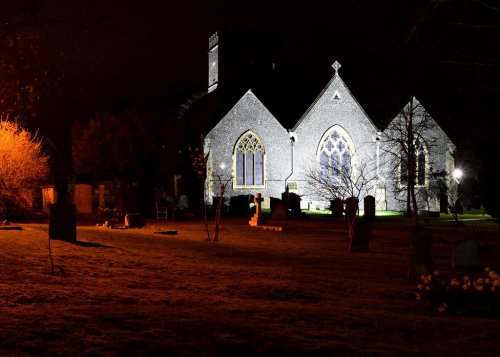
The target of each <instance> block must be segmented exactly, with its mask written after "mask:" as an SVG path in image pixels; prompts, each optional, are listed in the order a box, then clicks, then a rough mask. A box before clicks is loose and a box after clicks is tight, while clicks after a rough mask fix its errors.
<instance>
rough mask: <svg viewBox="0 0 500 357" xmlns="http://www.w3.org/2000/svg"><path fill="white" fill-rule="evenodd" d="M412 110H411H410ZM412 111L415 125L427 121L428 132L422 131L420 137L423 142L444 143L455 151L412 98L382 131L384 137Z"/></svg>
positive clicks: (434, 121)
mask: <svg viewBox="0 0 500 357" xmlns="http://www.w3.org/2000/svg"><path fill="white" fill-rule="evenodd" d="M412 108H413V109H412ZM412 110H413V120H414V122H415V123H419V122H421V121H422V120H424V116H425V120H428V121H429V124H428V125H426V127H427V128H428V130H424V131H423V132H422V135H423V136H424V140H425V139H427V140H430V141H435V142H440V143H445V144H446V145H448V146H450V145H451V147H452V149H453V150H454V149H455V145H454V144H453V142H452V141H451V139H450V138H449V137H448V135H446V133H445V132H444V130H443V129H441V127H440V126H439V124H438V123H437V122H436V120H434V118H433V117H432V116H431V115H430V114H429V112H428V111H427V110H426V109H425V107H424V106H423V105H422V103H420V101H419V100H418V99H417V98H416V97H412V98H411V99H410V101H409V102H408V103H407V104H406V105H405V106H404V107H403V109H402V110H401V111H400V112H399V113H398V114H397V115H396V117H395V118H394V119H392V121H391V122H390V123H389V125H388V126H387V127H386V128H385V129H384V135H386V136H387V135H390V134H389V133H388V131H389V130H390V128H394V127H396V126H397V125H398V124H397V123H398V121H402V120H404V115H408V113H409V112H410V111H412Z"/></svg>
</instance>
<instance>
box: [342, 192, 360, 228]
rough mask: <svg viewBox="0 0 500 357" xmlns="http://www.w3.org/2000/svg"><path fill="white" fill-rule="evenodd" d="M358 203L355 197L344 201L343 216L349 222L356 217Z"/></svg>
mask: <svg viewBox="0 0 500 357" xmlns="http://www.w3.org/2000/svg"><path fill="white" fill-rule="evenodd" d="M358 203H359V200H358V199H357V198H356V197H348V198H346V200H345V216H346V219H347V220H348V221H349V222H350V221H351V220H353V219H354V218H355V217H356V213H357V212H358Z"/></svg>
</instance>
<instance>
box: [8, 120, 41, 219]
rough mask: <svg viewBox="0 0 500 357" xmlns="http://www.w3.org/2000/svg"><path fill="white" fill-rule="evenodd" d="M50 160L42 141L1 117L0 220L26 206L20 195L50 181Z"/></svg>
mask: <svg viewBox="0 0 500 357" xmlns="http://www.w3.org/2000/svg"><path fill="white" fill-rule="evenodd" d="M48 159H49V158H48V156H47V155H45V154H44V153H43V151H42V144H41V139H39V138H37V136H36V135H33V134H31V133H30V132H29V131H27V130H25V129H23V128H22V127H21V126H20V125H19V124H17V123H13V122H10V121H7V120H4V119H2V118H1V117H0V216H8V215H9V214H10V213H11V212H12V210H13V209H15V208H19V207H22V205H23V204H25V203H26V202H25V201H24V198H23V195H22V194H21V191H22V190H23V189H30V188H32V187H33V186H34V185H36V184H37V183H39V182H40V181H41V180H42V179H44V178H46V177H47V174H48Z"/></svg>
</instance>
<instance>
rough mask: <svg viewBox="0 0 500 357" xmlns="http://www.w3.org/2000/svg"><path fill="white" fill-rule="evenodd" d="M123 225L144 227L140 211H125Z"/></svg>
mask: <svg viewBox="0 0 500 357" xmlns="http://www.w3.org/2000/svg"><path fill="white" fill-rule="evenodd" d="M125 227H128V228H142V227H144V218H143V217H142V215H141V214H140V213H127V214H126V215H125Z"/></svg>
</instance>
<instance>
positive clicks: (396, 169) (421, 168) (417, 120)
mask: <svg viewBox="0 0 500 357" xmlns="http://www.w3.org/2000/svg"><path fill="white" fill-rule="evenodd" d="M438 129H439V128H438V126H437V124H436V122H435V121H434V119H432V117H431V116H430V115H429V113H428V112H427V110H425V108H424V107H423V106H422V104H420V102H418V100H416V99H415V97H411V98H410V101H409V103H408V104H407V105H406V106H405V107H404V108H403V110H401V112H399V114H398V115H397V116H396V118H395V119H394V120H393V121H392V122H391V123H390V124H389V125H388V126H387V128H386V129H385V130H384V132H383V133H382V136H381V149H382V151H383V154H384V160H385V161H386V164H387V167H388V169H389V172H388V174H389V175H392V178H393V180H392V182H393V185H394V192H395V195H396V198H397V199H401V200H403V201H404V202H405V205H406V209H405V212H406V214H407V215H408V216H411V217H412V218H413V223H414V225H415V226H416V225H418V209H419V202H418V198H419V197H418V196H420V198H421V199H424V200H425V197H423V196H425V195H423V191H422V190H425V187H426V184H428V182H429V180H430V179H431V177H430V176H429V175H427V168H429V167H430V164H431V163H430V162H429V160H430V159H431V158H432V157H434V154H437V153H439V151H440V150H441V149H440V145H441V143H442V141H443V140H442V138H441V137H440V136H439V133H440V132H441V131H440V130H438Z"/></svg>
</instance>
